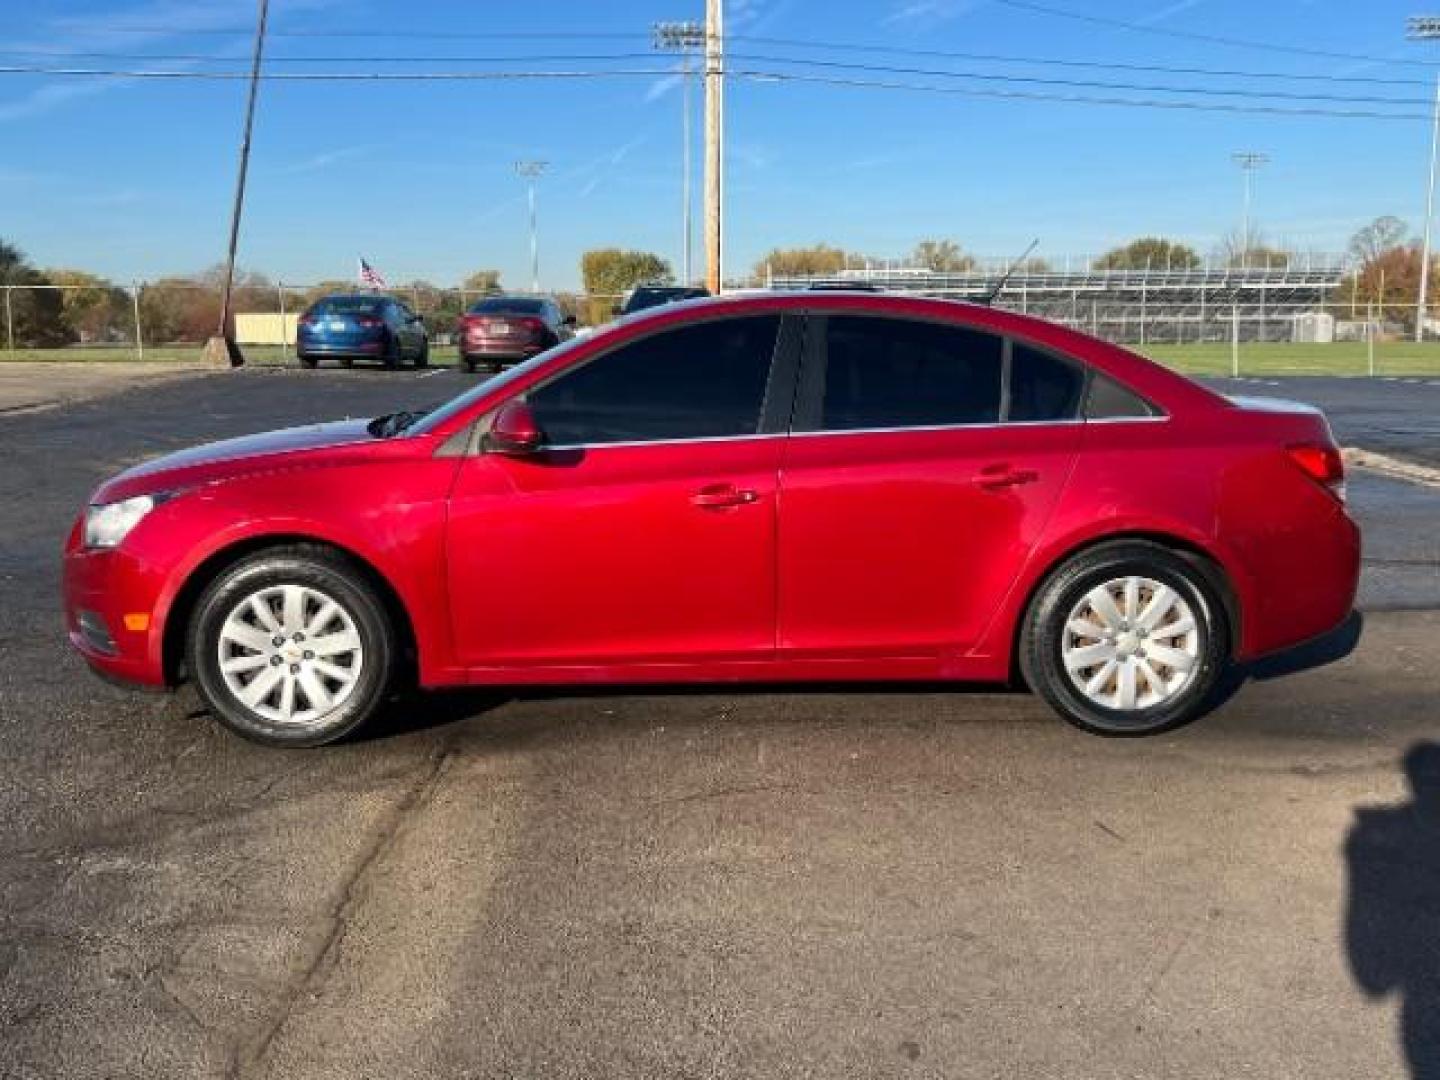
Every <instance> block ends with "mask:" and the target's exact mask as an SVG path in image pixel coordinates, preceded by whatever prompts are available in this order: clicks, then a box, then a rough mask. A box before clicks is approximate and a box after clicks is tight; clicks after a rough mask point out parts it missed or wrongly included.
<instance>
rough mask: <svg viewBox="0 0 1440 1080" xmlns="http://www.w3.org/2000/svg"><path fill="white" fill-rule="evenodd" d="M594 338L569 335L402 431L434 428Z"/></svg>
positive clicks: (420, 432) (420, 431) (409, 432)
mask: <svg viewBox="0 0 1440 1080" xmlns="http://www.w3.org/2000/svg"><path fill="white" fill-rule="evenodd" d="M593 340H594V339H593V338H572V339H571V340H569V341H566V342H563V343H562V344H560V345H556V346H555V347H554V348H553V349H547V350H546V351H545V352H542V353H538V354H536V355H535V356H532V357H531V358H530V359H529V360H526V361H525V362H524V363H523V364H516V365H515V366H514V367H512V368H510V369H508V370H507V371H506V372H505V373H504V374H502V375H496V376H494V377H493V378H489V379H486V380H485V381H484V382H482V383H479V384H477V385H475V386H473V387H471V388H470V389H469V390H466V391H465V392H464V393H463V394H461V395H460V396H459V397H455V398H451V399H450V400H449V401H447V402H446V403H445V404H443V405H441V406H439V407H438V408H435V409H432V410H430V411H429V412H427V413H426V414H425V415H424V416H423V418H421V419H420V420H417V421H416V422H415V423H413V424H411V425H410V426H408V427H406V428H405V429H404V430H405V434H407V435H424V434H427V433H428V432H431V431H434V430H435V429H436V428H437V427H439V426H440V425H441V424H443V423H445V421H447V420H449V419H450V418H451V417H452V416H454V415H456V414H457V413H461V412H464V411H465V410H466V409H468V408H469V407H470V406H471V405H473V404H474V403H475V402H477V401H479V400H480V399H481V398H482V397H485V396H487V395H489V394H493V393H494V392H495V391H497V390H503V389H504V388H505V387H507V386H509V385H510V384H511V383H512V382H514V381H515V380H516V379H519V378H523V377H524V376H525V375H527V374H529V373H530V372H532V371H534V370H535V368H536V367H537V366H539V364H541V363H542V362H544V361H547V360H550V359H552V358H554V357H556V356H559V355H560V354H561V353H567V352H570V351H572V350H574V349H578V348H581V347H582V346H584V345H587V344H589V343H590V342H591V341H593Z"/></svg>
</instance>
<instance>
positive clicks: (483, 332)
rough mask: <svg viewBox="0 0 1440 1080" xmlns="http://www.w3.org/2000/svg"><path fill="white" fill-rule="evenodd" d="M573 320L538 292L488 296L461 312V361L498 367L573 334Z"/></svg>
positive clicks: (469, 367) (473, 367)
mask: <svg viewBox="0 0 1440 1080" xmlns="http://www.w3.org/2000/svg"><path fill="white" fill-rule="evenodd" d="M574 329H575V320H574V319H573V318H571V317H568V316H566V315H565V314H564V313H563V312H562V311H561V310H560V305H559V304H557V303H555V301H554V300H548V299H546V298H545V297H541V296H487V297H486V298H485V299H483V300H477V301H475V303H473V304H471V305H470V307H469V308H467V309H466V311H465V314H464V315H461V316H460V325H459V327H458V334H459V346H460V363H461V364H462V365H464V367H465V370H466V371H475V370H477V369H479V368H484V369H485V370H487V371H499V370H500V369H501V368H502V367H505V366H508V365H510V364H518V363H519V362H520V361H522V360H528V359H530V357H532V356H534V355H536V354H537V353H542V352H544V351H545V350H546V349H549V348H553V347H554V346H556V345H558V344H560V342H562V341H565V340H567V339H569V338H570V337H572V336H573V334H574Z"/></svg>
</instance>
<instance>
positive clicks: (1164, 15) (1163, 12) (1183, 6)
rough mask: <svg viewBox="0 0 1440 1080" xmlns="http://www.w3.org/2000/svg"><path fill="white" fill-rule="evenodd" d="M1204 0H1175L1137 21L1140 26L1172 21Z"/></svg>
mask: <svg viewBox="0 0 1440 1080" xmlns="http://www.w3.org/2000/svg"><path fill="white" fill-rule="evenodd" d="M1204 2H1205V0H1176V2H1175V3H1173V4H1171V5H1170V6H1169V7H1163V8H1161V9H1160V10H1159V11H1154V12H1151V13H1150V14H1149V15H1146V16H1145V17H1144V18H1143V19H1140V20H1138V25H1140V26H1155V25H1157V24H1159V23H1162V22H1164V21H1165V20H1166V19H1173V18H1174V17H1175V16H1176V15H1179V14H1181V13H1183V12H1186V11H1189V10H1190V9H1191V8H1195V7H1199V6H1200V5H1201V4H1203V3H1204Z"/></svg>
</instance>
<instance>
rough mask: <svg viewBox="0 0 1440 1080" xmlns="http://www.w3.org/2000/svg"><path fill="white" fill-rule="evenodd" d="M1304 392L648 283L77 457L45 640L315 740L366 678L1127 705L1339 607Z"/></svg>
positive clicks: (1089, 344) (947, 312) (835, 299)
mask: <svg viewBox="0 0 1440 1080" xmlns="http://www.w3.org/2000/svg"><path fill="white" fill-rule="evenodd" d="M1343 500H1344V487H1343V472H1342V467H1341V461H1340V456H1339V453H1338V452H1337V450H1336V447H1335V444H1334V442H1333V440H1332V438H1331V435H1330V430H1329V427H1328V425H1327V424H1326V422H1325V419H1324V417H1323V416H1321V415H1320V414H1319V413H1318V412H1316V411H1315V410H1313V409H1309V408H1306V407H1304V406H1295V405H1291V404H1287V403H1284V402H1274V401H1262V400H1230V399H1227V398H1224V397H1222V396H1220V395H1218V394H1215V393H1212V392H1211V391H1209V390H1207V389H1205V388H1203V387H1201V386H1198V385H1197V384H1195V383H1192V382H1190V381H1189V380H1187V379H1185V378H1182V377H1181V376H1179V375H1177V374H1175V373H1174V372H1171V371H1169V370H1167V369H1165V368H1163V367H1160V366H1158V365H1156V364H1154V363H1151V362H1150V361H1148V360H1145V359H1142V358H1140V357H1138V356H1136V355H1134V354H1132V353H1129V352H1127V351H1125V350H1124V349H1121V348H1118V347H1115V346H1112V345H1108V344H1104V343H1102V342H1099V341H1096V340H1094V339H1092V338H1089V337H1086V336H1084V335H1082V334H1078V333H1075V332H1073V331H1071V330H1067V329H1064V328H1062V327H1059V326H1055V325H1052V324H1049V323H1045V322H1040V321H1037V320H1035V319H1030V318H1025V317H1023V316H1018V315H1014V314H1007V313H1003V312H999V311H992V310H989V309H987V308H980V307H973V306H968V305H962V304H957V303H950V302H943V301H929V300H914V299H902V298H898V297H893V296H885V295H873V294H872V295H844V294H839V293H831V294H820V293H807V294H803V295H797V294H773V295H760V296H747V297H744V298H735V299H724V300H706V301H697V302H693V303H685V304H679V305H673V306H667V307H664V308H660V309H657V310H656V312H655V313H654V314H649V315H643V316H640V317H637V318H635V319H631V320H626V321H624V322H622V323H619V324H616V325H614V326H612V327H611V328H609V329H608V330H605V331H602V332H600V333H598V334H596V335H594V336H592V337H589V338H585V339H582V340H576V341H574V342H571V343H570V344H568V345H566V346H564V347H562V348H559V349H555V350H553V351H552V352H550V353H548V354H546V355H545V356H543V357H539V358H537V359H536V360H535V361H533V362H531V363H528V364H524V365H522V366H520V367H517V368H515V369H513V370H511V371H510V372H508V373H507V374H505V375H502V376H500V377H498V378H496V379H493V380H490V381H488V382H486V383H483V384H481V385H479V386H477V387H475V388H474V389H473V390H471V391H470V392H468V393H466V394H464V395H462V396H461V397H459V398H457V399H455V400H454V401H451V402H450V403H449V404H447V405H445V406H443V407H441V408H439V409H436V410H434V411H432V412H429V413H428V414H423V415H415V414H408V413H397V414H393V415H391V416H387V417H383V418H380V419H378V420H374V421H369V422H366V421H353V422H350V421H347V422H342V423H335V424H323V425H319V426H316V427H310V428H299V429H293V430H289V431H282V432H276V433H272V434H268V435H257V436H253V437H250V438H242V439H236V440H232V441H229V442H223V443H217V444H214V445H211V446H205V447H200V448H198V449H195V450H189V451H185V452H182V453H179V454H174V455H171V456H169V457H165V458H161V459H159V460H157V461H152V462H150V463H149V464H146V465H142V466H140V467H139V468H135V469H131V470H129V471H127V472H125V473H122V474H121V475H120V476H118V477H116V478H115V479H113V480H111V481H109V482H107V483H106V484H104V485H102V486H101V488H100V489H99V490H98V491H97V492H96V493H95V495H94V497H93V498H92V500H91V504H90V506H89V507H88V508H87V509H86V510H85V512H84V513H83V514H82V515H81V517H80V519H79V520H78V521H77V522H76V523H75V527H74V530H73V532H72V533H71V535H70V538H69V542H68V544H67V546H66V554H65V609H66V619H67V621H68V625H69V632H70V639H71V641H72V642H73V643H74V645H75V647H76V648H77V649H79V650H80V652H81V653H82V654H83V655H84V656H85V658H86V659H87V660H88V661H89V662H90V663H91V664H92V665H94V666H95V667H96V668H98V669H100V670H101V671H102V672H105V673H107V674H109V675H111V676H116V677H119V678H122V679H128V680H132V681H134V682H138V683H143V684H146V685H150V686H166V685H172V684H174V683H176V682H177V681H179V680H181V679H185V678H189V679H191V680H193V681H194V682H195V683H196V684H197V686H198V688H199V690H200V693H201V694H202V695H203V696H204V697H205V699H206V700H207V701H208V702H209V703H210V705H211V707H212V708H213V710H214V712H215V714H216V716H217V717H219V719H220V720H221V721H222V722H224V723H225V724H227V725H228V726H230V727H231V728H233V729H234V730H236V731H237V732H239V733H241V734H242V735H245V736H247V737H249V738H253V739H257V740H260V741H264V742H270V743H278V744H286V745H314V744H318V743H323V742H327V741H329V740H332V739H335V738H338V737H340V736H342V735H344V734H345V733H346V732H348V731H350V730H352V729H353V728H355V727H356V726H357V725H358V724H360V723H361V722H362V721H364V720H365V719H366V718H367V717H368V716H370V715H371V714H372V713H374V712H375V710H376V708H377V707H378V706H379V705H380V703H381V702H382V701H383V700H384V699H385V697H386V695H387V694H388V693H389V692H390V690H391V688H392V687H393V686H394V685H396V683H397V680H398V679H401V678H406V677H411V678H414V679H417V680H418V682H419V684H420V685H421V686H424V687H438V686H448V685H460V684H469V685H475V684H522V683H530V684H535V683H545V684H556V683H561V684H580V683H607V684H610V683H617V682H618V683H646V682H662V683H678V682H708V683H715V682H726V681H736V682H740V681H752V680H753V681H767V682H768V681H777V680H797V681H798V680H825V681H828V682H833V681H836V680H847V679H848V680H877V679H883V680H936V679H946V680H981V681H994V682H1004V681H1007V680H1009V679H1011V678H1012V677H1014V676H1015V675H1016V673H1017V672H1019V673H1022V674H1023V677H1024V678H1025V680H1026V681H1027V682H1028V683H1029V684H1030V685H1031V686H1032V687H1033V688H1034V689H1035V690H1036V691H1038V692H1039V693H1040V694H1041V695H1043V697H1044V698H1045V699H1046V700H1047V701H1048V702H1049V703H1050V704H1051V705H1052V706H1054V708H1055V709H1056V710H1057V711H1058V712H1059V713H1060V714H1061V715H1063V716H1065V717H1066V718H1067V719H1069V720H1071V721H1073V722H1074V723H1076V724H1078V725H1080V726H1082V727H1085V728H1087V729H1090V730H1092V731H1098V732H1104V733H1124V734H1133V733H1140V732H1151V731H1157V730H1161V729H1164V728H1168V727H1171V726H1173V725H1175V724H1178V723H1181V722H1183V721H1185V720H1188V719H1190V718H1192V717H1194V716H1196V715H1198V714H1199V713H1201V712H1202V711H1203V710H1204V709H1205V708H1206V707H1207V704H1208V703H1209V702H1210V701H1212V700H1213V692H1214V691H1215V688H1216V681H1217V679H1218V678H1219V676H1220V674H1221V672H1222V670H1223V669H1224V668H1226V666H1227V665H1229V664H1231V663H1232V662H1239V663H1242V664H1243V663H1245V662H1247V661H1250V660H1253V659H1254V658H1257V657H1260V656H1264V655H1266V654H1269V653H1274V652H1276V651H1278V650H1283V649H1286V648H1287V647H1289V646H1293V645H1296V644H1297V643H1300V642H1304V641H1306V640H1307V639H1311V638H1315V637H1317V636H1319V635H1323V634H1326V633H1327V632H1329V631H1331V630H1332V629H1333V628H1336V627H1337V626H1338V625H1339V624H1341V623H1342V622H1343V621H1345V620H1346V618H1347V616H1348V614H1349V612H1350V610H1351V605H1352V602H1353V598H1354V595H1355V588H1356V580H1357V575H1358V572H1359V558H1360V537H1359V532H1358V530H1357V528H1356V526H1355V524H1354V523H1353V522H1352V521H1351V519H1350V518H1349V516H1348V515H1347V514H1346V511H1345V506H1344V501H1343Z"/></svg>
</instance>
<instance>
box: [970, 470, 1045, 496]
mask: <svg viewBox="0 0 1440 1080" xmlns="http://www.w3.org/2000/svg"><path fill="white" fill-rule="evenodd" d="M1039 479H1040V474H1039V473H1038V472H1036V471H1035V470H1034V469H1017V468H1014V467H1013V466H1011V465H1008V464H1001V465H987V466H986V467H985V468H983V469H981V470H980V475H979V476H977V477H975V483H976V484H978V485H979V486H980V487H982V488H984V489H985V490H986V491H1000V490H1002V489H1004V488H1012V487H1019V486H1020V485H1021V484H1033V483H1035V481H1036V480H1039Z"/></svg>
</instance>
